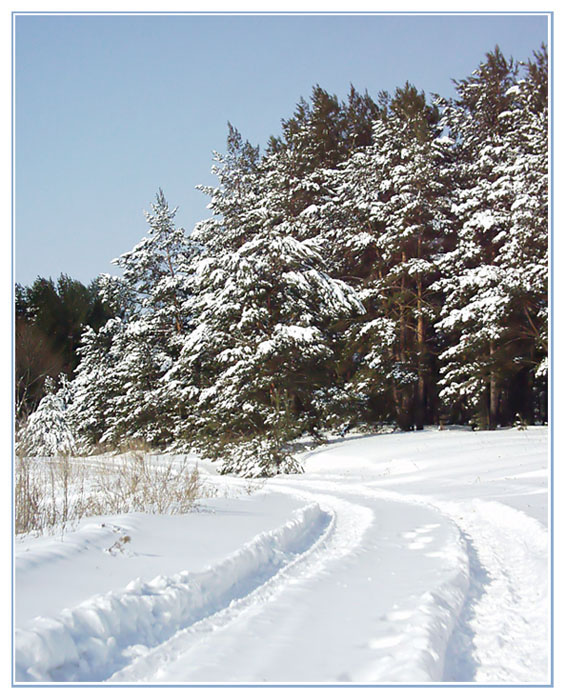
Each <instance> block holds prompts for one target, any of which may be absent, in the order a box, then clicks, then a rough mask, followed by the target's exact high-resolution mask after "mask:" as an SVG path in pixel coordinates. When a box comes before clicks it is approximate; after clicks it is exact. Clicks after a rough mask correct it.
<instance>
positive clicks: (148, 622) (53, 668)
mask: <svg viewBox="0 0 566 700" xmlns="http://www.w3.org/2000/svg"><path fill="white" fill-rule="evenodd" d="M333 522H334V515H333V513H332V512H328V511H326V510H322V509H321V508H320V507H319V506H318V505H316V504H311V505H309V506H306V507H305V508H302V509H301V510H299V511H297V512H296V513H295V514H294V516H293V518H292V519H291V520H290V521H288V522H287V523H286V524H285V525H283V526H282V527H280V528H277V529H275V530H271V531H267V532H263V533H261V534H259V535H257V536H256V537H254V538H253V539H252V540H251V541H250V542H249V543H247V544H246V545H244V546H243V547H242V548H241V549H239V550H236V552H234V554H233V555H231V556H230V557H228V558H226V559H225V560H223V561H221V562H220V563H218V564H217V565H215V566H213V567H210V568H209V569H207V570H205V571H204V572H201V573H196V574H190V573H188V572H182V573H180V574H177V575H176V576H172V577H164V576H159V577H157V578H156V579H154V580H153V581H151V582H149V583H146V582H144V581H142V580H140V579H136V580H135V581H132V582H131V583H130V584H129V585H128V586H127V588H126V589H124V590H123V591H119V592H117V593H109V594H105V595H100V596H95V597H94V598H91V599H89V600H87V601H85V602H84V603H83V604H81V605H79V606H77V607H76V608H73V609H70V610H64V611H63V612H62V613H61V615H59V616H58V617H56V618H36V619H35V620H34V621H33V622H32V623H31V624H30V625H28V626H26V627H24V628H20V629H17V630H16V641H15V652H16V679H17V680H18V681H20V682H21V681H23V682H26V681H27V682H38V681H48V682H49V681H102V680H104V679H106V678H107V677H108V676H109V675H111V674H112V673H113V672H115V671H116V670H117V669H119V668H121V667H123V666H124V665H126V664H127V663H128V662H129V660H130V657H129V654H130V653H135V651H136V649H137V650H139V649H147V648H148V647H151V646H155V645H158V644H160V643H162V642H163V641H164V640H165V639H167V638H169V637H171V636H172V635H173V634H175V632H177V631H178V629H179V628H181V627H184V626H187V625H192V624H194V623H195V622H196V621H198V620H199V619H203V618H205V617H207V616H210V615H213V614H214V613H216V612H217V611H218V610H221V609H223V608H229V607H234V604H235V602H236V601H238V600H239V599H241V598H245V597H246V596H248V595H249V594H250V592H251V591H253V590H254V589H256V588H258V587H261V586H262V584H264V583H265V581H266V580H269V578H270V577H273V576H276V575H277V572H278V571H284V570H285V569H286V568H288V567H289V566H292V564H293V562H294V561H295V560H301V559H302V558H304V557H305V555H308V553H309V552H310V551H311V550H312V549H315V548H316V547H317V546H320V543H321V542H323V541H324V540H325V539H326V538H327V536H328V533H329V532H330V531H331V530H332V527H333Z"/></svg>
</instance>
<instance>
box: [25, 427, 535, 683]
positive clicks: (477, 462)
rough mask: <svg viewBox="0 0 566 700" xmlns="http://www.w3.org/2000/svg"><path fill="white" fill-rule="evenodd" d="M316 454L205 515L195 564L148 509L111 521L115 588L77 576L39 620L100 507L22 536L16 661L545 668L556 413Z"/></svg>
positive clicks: (71, 672)
mask: <svg viewBox="0 0 566 700" xmlns="http://www.w3.org/2000/svg"><path fill="white" fill-rule="evenodd" d="M304 464H305V474H304V475H301V476H298V477H280V478H277V479H273V480H271V481H270V482H269V483H268V484H266V485H265V486H264V487H263V488H262V489H261V490H259V491H258V492H257V493H255V494H252V495H247V496H245V497H240V498H239V499H237V498H236V499H226V500H225V501H221V502H220V503H219V504H217V513H216V515H214V516H212V517H211V516H210V515H207V516H203V515H202V514H200V516H199V514H191V516H189V517H190V518H192V520H190V523H192V524H193V525H194V526H195V527H196V528H198V529H197V530H196V531H195V529H194V527H193V528H188V529H187V532H189V531H190V532H191V536H190V537H188V538H187V539H186V541H185V543H184V546H183V549H184V552H183V554H182V555H180V556H181V558H183V559H184V564H182V565H181V564H180V561H181V558H179V560H177V559H176V556H175V555H174V554H173V553H172V552H171V553H170V555H169V559H167V557H165V556H164V555H162V554H160V555H159V556H158V555H157V554H156V553H155V552H157V551H159V544H158V543H157V541H156V543H155V544H154V550H155V551H153V550H151V546H150V544H149V539H148V535H147V534H146V535H144V525H143V519H142V518H141V516H131V519H130V520H128V519H127V518H126V519H124V518H122V520H121V521H120V523H118V521H116V523H115V525H114V526H115V527H118V526H119V527H121V528H122V529H121V530H120V532H122V531H124V532H126V531H127V532H131V533H133V534H132V547H131V551H130V552H129V553H128V552H126V553H125V555H124V556H122V557H109V556H108V555H107V554H106V556H105V558H104V557H103V558H102V559H100V561H101V562H103V563H104V566H105V567H106V571H105V575H106V574H108V575H109V576H110V577H112V576H113V577H114V578H113V579H112V583H113V585H116V589H115V590H113V591H109V590H104V589H102V588H101V586H102V584H101V582H100V581H96V587H97V588H99V589H100V593H99V594H98V595H90V596H87V597H86V599H84V600H83V601H82V602H79V603H77V604H74V603H72V601H74V600H78V598H80V595H78V594H77V592H76V590H75V591H73V590H71V589H72V584H71V583H69V584H68V587H69V589H70V590H69V591H68V592H67V591H64V593H63V594H61V593H60V595H63V596H66V597H67V598H68V600H69V601H71V602H70V604H69V607H68V608H67V609H66V610H60V611H59V612H56V611H57V609H58V608H60V607H61V601H60V600H58V599H56V600H53V599H52V600H51V601H50V602H49V601H46V602H45V604H44V605H45V612H44V616H43V617H37V614H38V610H37V603H35V606H36V607H34V605H33V604H32V599H33V591H34V581H37V578H38V576H39V578H41V575H42V572H43V573H44V574H45V576H46V577H47V580H49V575H52V576H53V577H55V576H58V575H59V574H60V572H61V571H62V570H63V569H64V567H67V568H66V569H64V570H65V571H66V573H67V576H68V578H69V580H70V581H72V580H73V578H74V577H75V575H74V574H73V571H78V565H77V564H76V561H77V558H79V559H80V557H82V560H81V561H82V564H81V565H80V566H81V567H82V568H84V565H85V562H88V561H91V560H92V561H93V562H94V561H97V560H96V556H102V555H100V550H101V547H100V546H98V545H97V544H96V538H93V537H92V527H96V524H94V525H93V524H91V525H90V527H91V530H89V531H88V532H90V533H91V534H90V535H89V537H90V538H91V539H89V540H88V544H84V546H83V547H82V548H81V547H78V545H77V542H83V543H84V541H85V537H86V535H85V536H83V535H81V533H80V531H79V532H78V533H76V538H77V542H75V544H74V547H72V546H71V544H70V543H69V547H68V548H67V549H66V550H65V549H64V547H63V550H64V551H63V550H62V548H61V544H60V543H59V547H58V549H57V554H56V556H55V554H54V551H55V550H54V548H55V546H56V545H55V543H54V542H50V541H47V540H46V541H44V542H42V543H36V546H35V547H34V546H31V545H30V543H29V542H27V543H26V546H27V551H26V550H25V549H24V550H23V551H22V552H21V555H20V557H19V562H18V563H19V567H20V569H19V570H20V577H19V579H17V582H16V585H17V590H18V588H19V590H20V591H21V596H22V597H21V600H20V601H18V602H19V608H18V610H19V612H18V613H17V619H16V623H17V624H18V623H19V619H18V616H19V618H21V620H22V624H21V626H20V625H19V624H18V626H20V629H19V631H18V635H17V639H16V650H17V664H18V666H17V678H18V679H19V680H20V681H23V682H34V681H40V680H43V681H83V682H85V681H95V682H99V681H107V682H111V683H131V682H141V683H157V684H162V683H182V682H186V683H191V682H228V683H240V682H242V683H244V682H260V683H261V682H283V683H285V682H295V683H297V682H298V683H301V682H305V683H317V682H318V683H319V682H323V683H351V682H354V683H362V684H376V683H377V684H379V683H426V682H454V681H455V682H480V683H545V682H548V680H549V677H548V664H549V657H548V647H549V619H548V614H549V600H548V533H547V529H546V527H545V524H546V523H545V521H546V513H547V495H546V494H547V492H546V485H547V473H546V464H547V433H546V430H545V429H529V430H528V431H516V430H513V431H500V432H497V433H472V432H468V431H442V432H438V431H425V432H424V433H421V434H413V435H399V434H397V435H382V436H373V437H365V438H359V439H351V440H345V441H339V442H337V443H336V444H334V445H332V446H330V447H325V448H322V449H319V450H316V451H314V452H312V453H309V454H308V455H307V456H306V458H305V459H304ZM223 483H227V484H228V485H230V484H234V488H237V486H236V484H237V483H238V482H237V481H236V480H226V479H224V480H223ZM136 517H137V518H138V519H136ZM148 517H149V516H148ZM178 525H179V523H178V522H177V521H175V522H174V521H171V522H170V523H169V524H168V525H167V524H166V523H165V524H164V523H163V521H161V522H160V524H159V525H158V524H157V523H156V522H155V521H152V527H151V528H149V530H155V528H157V527H164V530H163V535H162V537H161V538H158V540H160V541H161V542H163V541H164V540H165V539H166V538H168V537H169V535H168V532H171V531H172V529H173V528H175V531H176V532H177V533H178ZM226 527H228V528H229V533H228V532H227V531H226ZM167 528H169V530H168V529H167ZM105 529H106V532H108V525H107V524H105ZM195 532H196V534H197V537H198V539H199V541H200V546H201V549H199V548H198V547H196V545H195V542H194V540H195V537H194V535H195ZM153 534H154V536H155V532H154V533H153ZM250 535H251V536H250ZM100 536H101V535H100ZM177 537H179V535H177ZM81 538H82V539H81ZM219 540H221V541H223V542H224V545H225V546H224V549H223V548H222V546H219V544H218V541H219ZM207 542H210V543H211V545H210V548H208V547H207V545H206V543H207ZM138 543H139V544H138ZM212 543H215V544H214V545H213V544H212ZM32 544H33V543H32ZM40 545H41V547H43V549H41V551H40ZM134 545H136V546H134ZM77 547H78V549H79V550H80V551H81V552H82V554H81V555H78V554H77ZM203 547H204V551H203ZM176 549H177V550H178V546H177V547H176ZM207 550H208V555H207V554H206V553H204V552H206V551H207ZM50 553H51V554H50ZM126 554H127V555H128V556H126ZM152 554H154V556H153V557H152ZM160 556H161V559H162V561H161V562H160V561H159V559H160ZM152 559H153V560H157V561H152ZM177 561H178V562H179V566H178V569H177V571H182V570H183V569H185V570H184V571H183V572H182V573H174V572H175V564H176V563H177ZM160 564H161V566H160ZM165 564H166V566H165V567H164V566H163V565H165ZM62 567H63V568H62ZM73 567H77V568H75V569H74V568H73ZM136 567H137V568H136ZM147 567H149V568H147ZM152 567H153V568H152ZM150 571H154V572H155V573H159V576H158V577H157V578H155V577H153V578H150V577H149V575H148V574H149V572H150ZM49 572H51V574H50V573H49ZM134 572H135V573H134ZM128 574H130V577H129V579H133V578H135V576H138V578H136V579H135V580H134V581H133V582H130V583H129V584H127V580H129V579H128ZM45 580H46V579H45V577H43V581H45ZM36 585H40V584H39V582H38V583H37V584H36ZM93 585H94V584H93Z"/></svg>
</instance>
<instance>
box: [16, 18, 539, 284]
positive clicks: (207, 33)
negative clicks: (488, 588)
mask: <svg viewBox="0 0 566 700" xmlns="http://www.w3.org/2000/svg"><path fill="white" fill-rule="evenodd" d="M14 37H15V115H16V116H15V123H14V124H15V185H16V198H15V245H16V280H17V281H19V282H22V283H23V284H30V283H31V282H32V281H33V280H34V279H35V277H37V276H43V277H53V278H56V277H57V276H58V275H59V273H61V272H64V273H66V274H68V275H70V276H71V277H74V278H76V279H80V280H81V281H83V282H85V283H86V282H89V281H90V280H91V279H93V278H94V277H95V276H96V275H97V274H99V273H101V272H111V271H114V272H117V269H116V268H113V266H112V265H111V264H110V261H111V260H112V259H113V258H115V257H117V256H118V255H119V254H120V253H122V252H125V251H126V250H129V249H130V248H131V247H132V246H133V245H135V244H136V243H137V242H138V241H139V240H140V239H141V238H142V237H143V236H144V235H145V233H146V230H147V226H146V222H145V219H144V216H143V211H144V210H147V209H149V207H150V205H151V202H152V201H153V199H154V196H155V193H156V192H157V190H158V188H159V187H161V188H163V190H164V192H165V195H166V197H167V199H168V200H169V202H170V204H171V205H172V206H179V212H178V214H177V223H178V224H179V225H180V226H184V227H185V228H186V229H187V230H190V229H191V228H192V227H193V225H194V224H195V223H196V222H197V221H199V220H200V219H202V218H205V217H206V216H207V210H206V208H205V207H206V203H207V199H206V197H205V196H204V195H203V194H201V193H200V192H198V191H196V190H195V189H194V188H195V185H197V184H198V183H207V184H208V183H210V184H213V183H214V182H215V181H214V178H213V176H211V175H210V167H211V163H212V151H213V150H217V151H223V150H224V146H225V139H226V133H227V127H226V124H227V122H228V121H230V122H231V123H232V124H234V125H235V126H236V127H237V128H238V129H239V130H240V131H241V132H242V134H243V136H244V137H245V138H247V139H249V140H250V141H251V142H252V143H254V144H260V145H261V146H263V145H265V142H266V140H267V138H268V137H269V135H270V134H277V133H278V132H279V127H280V122H281V119H283V118H286V117H288V116H290V115H291V113H292V112H293V109H294V107H295V105H296V103H297V101H298V99H299V98H300V97H301V96H304V97H308V96H309V94H310V92H311V88H312V86H313V85H314V84H317V83H318V84H320V85H321V86H322V87H323V88H325V89H326V90H328V91H329V92H332V93H335V94H337V95H338V96H339V97H341V98H345V97H346V95H347V92H348V89H349V85H350V83H353V84H354V85H355V87H356V88H357V89H358V90H360V91H363V90H365V89H366V88H367V89H368V91H369V92H370V94H371V95H373V96H376V95H377V92H378V91H380V90H389V91H394V89H395V88H396V87H397V86H399V85H402V84H404V83H405V81H407V80H408V81H410V82H411V83H413V84H414V85H416V86H417V87H418V88H419V89H421V90H424V91H425V92H426V93H432V92H438V93H440V94H442V95H445V96H449V95H451V94H453V85H452V79H453V78H455V79H459V78H463V77H465V76H467V75H469V74H470V73H471V72H472V71H473V70H474V68H475V67H476V66H477V65H478V63H479V62H480V61H481V60H482V58H483V56H484V55H485V53H486V52H487V51H489V50H491V49H493V47H494V46H495V45H496V44H499V46H500V47H501V49H502V51H503V52H504V54H505V55H507V56H513V57H514V58H516V59H518V60H524V59H527V58H528V57H529V56H530V55H531V54H532V51H533V50H535V49H537V48H539V47H540V45H541V43H542V42H543V41H547V18H546V17H545V16H542V15H538V16H537V15H451V16H446V15H426V16H423V15H369V16H368V15H357V16H343V15H330V16H328V15H315V16H309V15H294V16H280V15H267V16H257V15H238V16H226V15H207V16H198V15H183V16H179V15H162V16H141V15H128V16H117V15H113V16H103V15H79V16H77V15H75V16H67V15H17V16H16V18H15V32H14Z"/></svg>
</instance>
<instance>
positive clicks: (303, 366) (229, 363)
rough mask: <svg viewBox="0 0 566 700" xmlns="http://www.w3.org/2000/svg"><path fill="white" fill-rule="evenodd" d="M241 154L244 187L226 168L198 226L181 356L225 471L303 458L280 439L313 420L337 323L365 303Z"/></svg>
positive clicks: (201, 439)
mask: <svg viewBox="0 0 566 700" xmlns="http://www.w3.org/2000/svg"><path fill="white" fill-rule="evenodd" d="M240 147H241V148H244V147H245V145H244V144H243V143H242V144H241V146H240ZM235 155H236V154H234V153H232V154H231V157H230V164H233V163H234V162H237V161H238V158H236V157H235ZM240 162H243V167H244V170H245V172H244V173H242V174H240V175H237V176H236V180H237V181H239V182H245V183H246V187H245V188H244V187H241V188H240V190H239V193H238V199H237V200H236V199H235V197H234V192H233V188H232V183H233V182H234V179H232V178H231V179H230V180H229V181H228V182H226V183H224V181H223V180H224V178H225V173H224V172H221V173H220V180H221V187H220V188H218V189H217V190H214V192H213V199H212V203H211V208H212V211H213V213H214V214H216V216H217V218H214V219H211V220H209V221H208V222H205V223H204V224H202V225H199V226H197V229H196V231H195V236H196V237H197V239H198V240H199V242H200V243H201V244H202V245H203V247H204V248H205V249H206V251H207V256H204V257H203V258H202V259H201V261H200V263H199V268H198V274H197V275H196V279H197V280H198V286H197V297H196V301H195V304H194V313H195V318H196V319H198V324H197V326H196V328H195V329H194V331H193V332H192V333H190V334H189V335H188V337H187V340H186V342H185V345H184V348H183V351H182V353H181V358H180V363H179V368H182V369H180V371H181V373H183V374H185V376H191V377H192V379H191V381H190V386H191V387H192V388H191V392H192V394H193V395H194V387H198V392H197V395H198V403H197V414H196V416H197V417H196V419H195V420H196V423H195V425H194V426H193V429H194V430H195V431H196V436H197V441H198V444H199V445H200V447H201V449H203V450H204V451H205V453H206V454H208V455H209V456H212V457H222V458H223V459H224V460H225V470H226V471H235V472H238V473H241V474H243V475H245V476H260V475H270V474H274V473H279V472H285V471H293V470H296V469H297V468H298V465H297V463H296V462H295V460H294V459H293V458H292V456H291V454H290V453H289V452H288V449H287V443H288V441H289V440H291V439H292V438H295V437H297V436H298V435H300V434H301V433H302V432H303V431H304V430H309V429H310V430H313V429H316V428H317V427H319V420H320V417H319V415H318V408H317V400H318V398H319V396H318V394H319V393H320V392H322V391H324V390H325V388H326V387H328V385H330V384H331V383H332V382H331V381H329V376H330V375H332V372H333V356H332V350H331V348H330V343H329V337H330V334H331V332H332V331H331V326H332V323H334V322H336V321H337V320H338V319H340V318H342V317H344V316H348V315H352V314H356V313H359V311H360V310H361V309H362V307H361V305H360V303H359V301H358V300H357V298H356V296H355V295H354V293H353V291H352V290H351V288H349V287H348V286H347V285H346V284H343V283H341V282H338V281H335V280H332V279H331V278H330V277H328V275H326V274H325V273H324V272H323V271H322V268H323V261H322V259H321V258H320V255H319V252H318V250H317V246H316V244H315V243H314V242H313V241H310V240H297V238H296V237H294V236H293V235H291V234H290V233H289V232H288V231H287V230H286V226H285V221H284V219H283V218H282V212H281V208H280V204H279V202H278V199H277V198H278V197H279V195H280V190H279V189H278V188H276V187H272V186H270V185H271V183H272V182H273V177H272V176H273V170H270V169H269V168H267V166H266V165H265V163H264V164H262V165H259V164H258V165H257V166H256V165H253V166H252V168H253V170H252V168H250V167H249V162H247V161H245V159H244V161H240ZM269 163H270V164H271V163H272V161H269ZM244 175H247V177H244ZM224 189H225V190H226V197H227V201H226V202H225V201H224V199H223V192H224ZM187 438H188V439H190V438H191V435H188V436H187Z"/></svg>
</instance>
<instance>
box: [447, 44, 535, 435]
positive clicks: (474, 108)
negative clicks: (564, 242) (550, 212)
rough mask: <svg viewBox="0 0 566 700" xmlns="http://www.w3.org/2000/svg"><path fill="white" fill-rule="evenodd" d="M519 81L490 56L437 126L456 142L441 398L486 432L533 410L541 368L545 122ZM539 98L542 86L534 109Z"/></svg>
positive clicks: (506, 64)
mask: <svg viewBox="0 0 566 700" xmlns="http://www.w3.org/2000/svg"><path fill="white" fill-rule="evenodd" d="M517 76H518V67H517V66H516V65H515V64H514V63H513V62H512V61H507V60H506V59H505V58H504V57H503V55H502V54H501V52H500V51H499V49H498V48H496V49H495V51H493V52H491V53H489V54H488V55H487V57H486V61H485V62H484V63H482V64H481V66H480V67H479V69H478V70H477V71H475V72H474V74H473V75H472V76H470V77H469V78H468V79H466V80H463V81H461V82H460V83H458V86H457V90H458V98H457V99H456V100H455V101H454V102H453V103H452V104H449V105H448V108H447V110H446V112H445V115H444V117H443V124H444V125H445V126H447V127H448V128H449V129H450V130H451V133H452V136H453V137H454V143H455V147H454V151H455V158H454V168H453V179H454V183H455V187H454V191H453V196H454V204H453V212H454V214H455V216H456V229H457V232H458V235H457V239H456V242H455V246H454V249H453V250H451V251H449V252H447V253H446V254H445V255H444V256H443V258H442V259H441V260H440V266H441V268H442V277H441V280H440V282H439V284H438V288H439V289H442V290H443V292H444V293H445V294H446V301H445V304H444V306H443V309H442V312H441V319H440V321H439V323H438V324H437V330H438V331H439V332H440V333H441V334H443V335H444V342H445V343H446V345H445V347H446V349H445V350H444V352H443V353H442V354H441V355H440V360H441V362H442V369H441V371H442V379H441V386H442V387H443V388H442V391H441V397H442V398H443V399H444V401H445V402H446V404H448V405H451V406H452V407H454V408H456V409H458V407H459V410H460V411H464V414H462V413H460V414H459V415H454V416H453V418H457V419H458V418H461V417H462V415H465V412H466V411H468V415H469V412H470V411H472V412H473V413H474V414H475V420H477V422H478V423H479V424H480V425H481V426H483V427H490V428H494V427H496V426H497V425H498V424H499V423H502V422H503V423H507V424H510V421H512V420H513V419H514V417H515V412H516V411H515V408H514V406H516V405H517V402H519V403H520V404H522V409H521V410H526V411H527V412H529V411H530V409H528V408H527V406H526V404H528V402H529V401H528V399H527V398H526V395H527V394H529V393H530V392H529V390H528V388H527V387H525V386H523V387H522V388H520V384H521V383H524V382H525V381H526V382H527V384H528V383H529V382H530V381H531V380H530V379H529V373H532V370H533V368H534V365H535V364H536V363H537V361H540V349H539V350H538V351H537V352H535V353H533V342H534V344H535V345H536V344H537V343H538V345H539V348H540V343H541V342H543V334H544V331H543V327H544V309H545V306H546V305H545V298H546V297H545V289H546V270H545V266H546V258H545V249H546V230H547V226H546V221H545V218H546V194H545V193H546V188H547V183H546V155H545V154H546V122H545V119H546V117H545V113H544V108H543V109H542V110H540V109H539V110H538V111H537V110H535V112H533V110H532V109H531V108H529V107H528V100H527V98H526V93H527V92H528V91H529V88H528V87H527V84H526V83H523V82H521V81H518V77H517ZM543 95H544V89H540V86H539V88H538V90H537V96H538V103H539V104H540V100H541V99H543V101H544V98H542V96H543ZM535 113H536V116H535ZM535 124H536V126H535ZM527 125H528V126H527ZM535 134H538V138H537V137H536V136H535ZM535 153H538V155H535ZM531 166H532V167H533V168H534V170H533V172H532V173H531V176H530V177H529V176H528V175H527V172H528V170H529V167H531ZM533 215H534V218H533ZM535 219H536V224H535V225H534V226H533V224H534V220H535ZM527 220H529V223H527ZM523 280H524V282H523ZM521 375H522V376H521Z"/></svg>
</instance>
